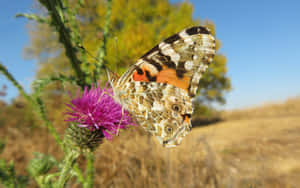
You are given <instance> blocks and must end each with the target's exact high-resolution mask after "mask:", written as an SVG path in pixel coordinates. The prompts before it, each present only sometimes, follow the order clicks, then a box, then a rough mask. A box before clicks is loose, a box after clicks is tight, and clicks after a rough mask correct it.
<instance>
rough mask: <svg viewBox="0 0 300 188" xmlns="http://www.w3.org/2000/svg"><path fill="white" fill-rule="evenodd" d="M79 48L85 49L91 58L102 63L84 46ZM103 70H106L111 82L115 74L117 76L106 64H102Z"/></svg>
mask: <svg viewBox="0 0 300 188" xmlns="http://www.w3.org/2000/svg"><path fill="white" fill-rule="evenodd" d="M79 48H81V49H83V50H84V51H85V52H86V53H87V54H88V55H89V56H91V57H92V58H93V59H95V60H96V61H97V62H100V60H99V59H98V58H97V57H95V56H94V55H93V54H91V53H90V52H89V51H88V50H86V49H85V47H84V46H82V45H80V46H79ZM101 68H103V69H105V71H106V74H107V79H108V80H110V78H111V77H112V75H113V74H115V73H114V72H113V71H112V70H110V69H109V68H108V67H107V66H106V65H105V64H104V63H102V65H101Z"/></svg>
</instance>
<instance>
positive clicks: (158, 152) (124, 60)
mask: <svg viewBox="0 0 300 188" xmlns="http://www.w3.org/2000/svg"><path fill="white" fill-rule="evenodd" d="M85 2H86V3H85V6H84V7H83V8H82V9H81V10H80V18H81V19H80V21H81V22H80V31H81V35H82V37H83V39H84V41H83V44H84V46H85V48H86V49H87V51H89V52H90V53H91V54H94V55H95V54H96V52H97V49H98V47H99V45H100V44H101V43H102V39H103V30H102V28H103V25H104V21H105V20H104V15H105V12H106V1H105V0H97V1H95V0H86V1H85ZM299 7H300V2H298V1H296V0H287V1H283V0H277V1H271V0H262V1H258V0H252V1H237V0H230V1H221V0H220V1H201V0H190V1H180V0H170V1H167V0H161V1H159V0H140V1H134V0H118V1H117V0H115V1H113V7H112V17H111V26H110V37H109V38H108V41H107V45H108V48H107V57H106V61H107V62H109V66H110V67H111V69H113V70H115V71H116V72H118V73H119V74H121V73H123V72H124V71H125V70H126V68H128V66H129V65H131V64H133V63H134V62H135V61H136V60H137V59H138V58H139V57H140V56H142V55H143V54H144V53H146V52H147V51H148V50H149V49H151V48H152V47H153V46H154V45H156V44H157V43H159V42H160V41H161V40H163V39H164V38H166V37H168V36H170V35H172V34H174V33H176V32H179V31H181V30H182V29H184V28H186V27H189V26H193V25H205V26H207V27H209V28H210V29H211V30H212V33H213V34H214V35H215V36H216V38H217V56H216V57H215V59H214V63H213V64H212V65H211V66H210V69H209V70H208V72H207V73H206V75H205V76H204V78H203V79H202V80H201V83H200V89H199V96H198V97H197V100H196V102H195V112H194V114H193V127H194V129H193V130H192V132H191V133H190V134H189V135H187V136H186V138H185V139H184V140H183V143H182V144H181V145H180V146H178V147H176V148H173V149H165V148H162V147H161V146H160V145H159V144H158V143H157V142H156V140H155V139H154V138H152V136H150V135H148V134H147V133H145V132H144V131H143V130H142V129H140V128H139V127H138V128H134V129H130V130H127V131H123V132H122V134H121V136H120V137H116V138H115V139H114V140H113V141H112V142H109V141H105V142H104V143H103V144H102V145H101V146H100V148H99V149H98V150H97V151H96V156H98V157H97V159H96V162H95V165H96V172H95V176H96V180H95V186H100V185H101V186H103V187H298V185H299V184H300V181H299V180H300V161H299V158H300V147H299V146H300V134H299V131H300V123H299V122H300V121H299V120H300V117H299V115H300V97H299V94H300V87H299V81H300V74H299V70H300V62H299V59H300V53H299V47H298V44H300V37H299V33H300V22H299V19H300V12H299ZM17 13H38V14H43V15H44V14H45V10H44V9H42V8H41V6H40V5H39V4H38V3H37V2H35V1H18V2H17V3H8V2H5V3H3V4H2V11H1V12H0V24H1V30H0V41H1V43H0V52H1V53H0V61H1V62H2V63H3V64H4V65H5V66H6V67H7V68H8V70H9V71H10V72H11V73H12V74H13V75H14V76H15V78H16V79H17V80H18V81H19V82H20V83H21V84H22V86H23V87H24V88H25V90H26V91H27V92H28V93H30V92H31V84H32V82H33V81H34V80H36V79H39V78H45V77H47V76H56V75H59V74H66V75H72V74H73V73H72V72H71V69H70V64H69V62H68V59H67V58H66V56H65V51H64V49H63V46H62V45H61V44H60V43H59V42H58V39H57V34H56V33H55V32H53V30H52V29H51V28H50V27H49V26H48V25H45V24H38V23H36V22H33V21H28V20H27V19H24V18H15V15H16V14H17ZM88 58H90V62H91V63H90V65H89V66H88V67H87V68H88V69H90V70H93V69H94V68H95V66H94V65H93V62H94V61H95V60H94V59H93V58H92V57H88ZM116 67H118V68H116ZM105 79H106V78H105V77H104V76H103V77H101V80H105ZM66 88H67V89H66ZM66 88H65V87H62V85H61V84H59V83H55V84H51V85H49V86H47V88H46V89H45V93H44V94H43V99H44V101H45V103H46V110H47V113H48V115H49V116H50V118H51V120H52V121H53V122H54V125H55V127H56V128H57V129H58V131H59V132H60V133H61V135H63V132H64V130H65V128H66V125H67V124H66V122H64V116H63V113H64V112H65V103H66V102H68V100H69V97H68V95H67V94H66V90H73V89H74V88H73V87H72V86H66ZM40 123H41V122H40V120H39V119H38V118H36V115H35V114H34V113H33V112H32V107H31V106H30V104H28V103H27V102H26V101H25V100H24V99H23V97H21V96H20V95H19V93H18V91H17V89H16V88H14V86H13V85H12V84H11V83H9V81H7V80H6V78H5V77H4V76H3V75H0V130H1V131H0V139H1V140H2V141H3V142H5V143H6V147H5V148H4V149H3V152H2V153H1V154H0V156H1V158H3V159H6V160H13V161H14V162H15V165H16V170H17V172H18V173H20V174H23V175H25V176H26V173H27V172H26V164H27V163H28V161H29V160H30V158H32V156H33V152H34V151H38V152H44V153H50V154H52V155H54V156H56V157H58V158H59V157H61V156H62V154H61V153H59V149H58V146H57V145H56V144H55V142H54V141H53V138H52V137H50V136H48V132H47V130H46V129H44V128H42V127H41V126H40ZM82 160H84V159H82ZM73 183H74V184H72V186H74V187H76V186H77V185H76V182H73ZM30 186H36V185H35V183H34V182H33V181H32V182H30Z"/></svg>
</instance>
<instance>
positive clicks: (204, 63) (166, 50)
mask: <svg viewBox="0 0 300 188" xmlns="http://www.w3.org/2000/svg"><path fill="white" fill-rule="evenodd" d="M214 55H215V39H214V37H213V36H212V35H211V34H210V32H209V30H208V29H207V28H205V27H201V26H198V27H192V28H188V29H185V30H183V31H181V32H179V33H177V34H175V35H173V36H171V37H169V38H167V39H165V40H164V41H162V42H161V43H160V44H158V45H156V46H155V47H154V48H152V49H151V50H150V51H149V52H147V53H146V54H145V55H143V56H142V57H141V58H140V59H139V60H138V61H137V63H136V64H135V65H133V66H131V67H130V68H129V70H128V71H127V72H126V73H125V74H124V75H123V76H122V77H121V79H120V83H121V82H127V81H129V80H133V81H142V82H159V83H167V84H170V85H173V86H176V87H178V88H181V89H184V90H185V91H187V92H188V94H189V96H191V97H194V96H195V95H196V92H197V89H198V85H199V80H200V78H201V76H202V74H203V73H204V72H205V70H206V69H207V67H208V65H209V64H210V62H212V60H213V57H214Z"/></svg>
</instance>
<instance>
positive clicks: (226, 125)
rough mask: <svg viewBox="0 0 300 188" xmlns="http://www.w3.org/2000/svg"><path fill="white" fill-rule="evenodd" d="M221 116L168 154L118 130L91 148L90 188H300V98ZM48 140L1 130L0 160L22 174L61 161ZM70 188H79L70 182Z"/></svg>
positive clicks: (137, 134)
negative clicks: (33, 165) (48, 159)
mask: <svg viewBox="0 0 300 188" xmlns="http://www.w3.org/2000/svg"><path fill="white" fill-rule="evenodd" d="M222 117H223V119H225V121H223V122H220V123H216V124H213V125H211V126H205V127H199V128H194V129H193V130H192V132H191V133H190V134H189V135H187V136H186V138H185V139H184V140H183V143H182V145H180V146H179V147H177V148H172V149H166V148H162V147H161V146H160V145H158V143H157V142H156V140H155V138H153V137H152V136H149V135H147V134H145V132H144V131H142V130H141V129H140V128H137V129H136V130H133V129H131V130H126V131H123V132H122V134H121V136H119V137H116V138H115V139H114V140H113V141H112V142H109V141H105V142H104V143H103V144H102V145H101V146H100V147H99V148H98V149H97V151H96V153H95V155H96V160H95V171H96V172H95V187H100V186H101V187H238V188H240V187H241V188H243V187H245V188H246V187H247V188H250V187H251V188H253V187H270V188H271V187H272V188H276V187H280V188H281V187H287V188H291V187H295V188H296V187H299V186H300V99H299V98H294V99H290V100H287V101H286V102H285V103H282V104H270V105H264V106H261V107H255V108H251V109H245V110H238V111H232V112H224V113H223V115H222ZM46 135H47V131H46V130H43V129H42V130H41V129H33V130H26V131H24V130H22V131H21V130H19V129H16V128H7V127H6V128H5V129H3V128H2V130H0V136H1V138H3V137H5V138H6V140H7V145H6V148H5V150H4V152H3V153H2V154H1V158H5V159H7V160H14V161H15V164H16V168H17V171H18V172H19V173H23V174H24V173H25V172H26V170H25V168H26V164H27V163H28V161H29V159H30V158H32V157H33V152H34V151H39V152H48V153H50V154H53V155H55V156H56V157H57V158H60V157H61V156H62V154H61V152H60V150H59V149H58V147H57V145H56V144H55V143H54V142H53V140H52V138H51V137H50V136H49V137H47V136H46ZM81 160H82V161H81V162H82V163H83V162H84V159H81ZM34 185H35V183H34V182H31V183H30V185H29V187H33V186H34ZM69 186H70V187H80V186H79V185H77V184H76V182H75V181H73V182H71V183H70V184H69Z"/></svg>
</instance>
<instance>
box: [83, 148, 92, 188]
mask: <svg viewBox="0 0 300 188" xmlns="http://www.w3.org/2000/svg"><path fill="white" fill-rule="evenodd" d="M86 157H87V178H86V182H85V184H84V188H92V187H93V185H94V153H93V152H87V153H86Z"/></svg>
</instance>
